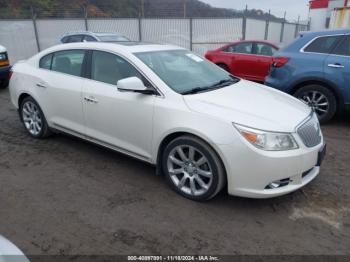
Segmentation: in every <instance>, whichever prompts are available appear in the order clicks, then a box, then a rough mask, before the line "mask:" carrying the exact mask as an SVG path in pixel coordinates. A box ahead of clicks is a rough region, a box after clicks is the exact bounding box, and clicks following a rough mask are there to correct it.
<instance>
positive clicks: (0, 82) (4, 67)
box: [0, 45, 10, 89]
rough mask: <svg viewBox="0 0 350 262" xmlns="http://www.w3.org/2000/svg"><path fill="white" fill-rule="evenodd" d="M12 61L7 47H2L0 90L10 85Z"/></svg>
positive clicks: (0, 52)
mask: <svg viewBox="0 0 350 262" xmlns="http://www.w3.org/2000/svg"><path fill="white" fill-rule="evenodd" d="M9 73H10V61H9V58H8V55H7V50H6V48H5V47H3V46H1V45H0V89H2V88H6V87H7V86H8V83H9Z"/></svg>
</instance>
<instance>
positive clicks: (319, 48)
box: [304, 36, 341, 54]
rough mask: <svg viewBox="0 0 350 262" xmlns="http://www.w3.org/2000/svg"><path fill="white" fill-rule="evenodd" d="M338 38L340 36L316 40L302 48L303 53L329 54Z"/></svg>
mask: <svg viewBox="0 0 350 262" xmlns="http://www.w3.org/2000/svg"><path fill="white" fill-rule="evenodd" d="M340 38H341V36H324V37H319V38H316V39H315V40H314V41H313V42H312V43H311V44H309V45H308V46H307V47H306V48H304V51H305V52H310V53H322V54H329V53H330V52H331V51H332V49H333V47H334V46H335V45H336V44H337V42H338V41H339V39H340Z"/></svg>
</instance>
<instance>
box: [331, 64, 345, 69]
mask: <svg viewBox="0 0 350 262" xmlns="http://www.w3.org/2000/svg"><path fill="white" fill-rule="evenodd" d="M328 67H333V68H344V67H345V66H343V65H341V64H338V63H336V64H328Z"/></svg>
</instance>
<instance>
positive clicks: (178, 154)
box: [162, 135, 226, 201]
mask: <svg viewBox="0 0 350 262" xmlns="http://www.w3.org/2000/svg"><path fill="white" fill-rule="evenodd" d="M162 168H163V172H164V174H165V177H166V180H167V182H168V183H169V184H170V186H171V187H172V188H173V189H174V190H175V191H176V192H177V193H179V194H181V195H182V196H184V197H186V198H189V199H191V200H195V201H205V200H209V199H211V198H213V197H214V196H215V195H216V194H218V193H219V192H220V191H221V189H222V188H223V187H224V185H225V182H226V177H225V171H224V167H223V164H222V162H221V160H220V158H219V157H218V155H217V154H216V152H215V151H214V150H213V149H212V148H211V147H210V146H209V145H208V144H207V143H205V142H204V141H202V140H200V139H199V138H197V137H194V136H190V135H185V136H181V137H178V138H176V139H174V140H173V141H171V142H170V143H169V144H168V145H167V147H166V148H165V150H164V152H163V155H162Z"/></svg>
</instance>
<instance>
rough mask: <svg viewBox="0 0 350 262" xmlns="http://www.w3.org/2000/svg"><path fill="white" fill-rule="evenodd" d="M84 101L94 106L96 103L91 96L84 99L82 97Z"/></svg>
mask: <svg viewBox="0 0 350 262" xmlns="http://www.w3.org/2000/svg"><path fill="white" fill-rule="evenodd" d="M84 100H85V101H87V102H90V103H95V104H97V103H98V100H97V99H96V98H94V97H92V96H86V97H84Z"/></svg>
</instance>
